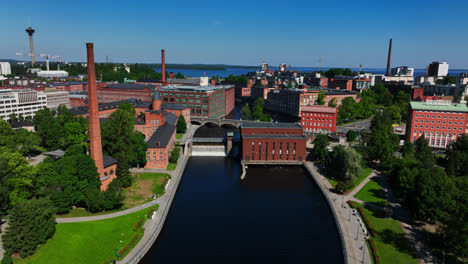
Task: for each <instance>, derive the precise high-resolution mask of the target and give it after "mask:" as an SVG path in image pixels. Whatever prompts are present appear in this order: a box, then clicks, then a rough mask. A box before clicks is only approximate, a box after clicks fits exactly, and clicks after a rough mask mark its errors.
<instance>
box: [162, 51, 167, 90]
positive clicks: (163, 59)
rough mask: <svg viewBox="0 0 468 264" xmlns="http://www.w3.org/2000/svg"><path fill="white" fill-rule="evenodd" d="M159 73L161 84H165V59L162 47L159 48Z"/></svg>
mask: <svg viewBox="0 0 468 264" xmlns="http://www.w3.org/2000/svg"><path fill="white" fill-rule="evenodd" d="M161 73H162V85H166V59H165V55H164V49H162V50H161Z"/></svg>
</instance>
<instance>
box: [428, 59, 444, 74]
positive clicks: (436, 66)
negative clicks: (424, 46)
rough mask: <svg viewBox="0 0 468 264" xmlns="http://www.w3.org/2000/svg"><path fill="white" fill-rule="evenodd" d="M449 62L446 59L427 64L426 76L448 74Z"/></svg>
mask: <svg viewBox="0 0 468 264" xmlns="http://www.w3.org/2000/svg"><path fill="white" fill-rule="evenodd" d="M448 70H449V64H448V63H447V62H445V61H434V62H432V63H431V64H429V65H428V66H427V69H426V76H433V77H444V76H447V75H448Z"/></svg>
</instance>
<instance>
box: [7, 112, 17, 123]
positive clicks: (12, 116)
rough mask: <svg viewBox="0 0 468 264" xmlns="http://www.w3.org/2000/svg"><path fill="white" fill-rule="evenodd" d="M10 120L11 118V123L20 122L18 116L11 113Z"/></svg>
mask: <svg viewBox="0 0 468 264" xmlns="http://www.w3.org/2000/svg"><path fill="white" fill-rule="evenodd" d="M8 118H10V123H11V122H17V121H18V115H17V114H15V113H11V114H10V115H9V116H8Z"/></svg>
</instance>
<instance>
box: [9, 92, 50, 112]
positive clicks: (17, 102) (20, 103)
mask: <svg viewBox="0 0 468 264" xmlns="http://www.w3.org/2000/svg"><path fill="white" fill-rule="evenodd" d="M46 107H47V97H46V95H45V93H44V92H38V91H34V90H30V89H24V90H12V89H3V90H0V117H1V118H3V120H9V119H10V115H11V114H15V115H17V116H19V115H22V116H23V117H24V118H26V117H34V115H35V113H36V112H37V111H39V110H41V109H43V108H46Z"/></svg>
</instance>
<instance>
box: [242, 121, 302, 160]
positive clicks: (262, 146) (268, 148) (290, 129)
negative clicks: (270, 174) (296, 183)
mask: <svg viewBox="0 0 468 264" xmlns="http://www.w3.org/2000/svg"><path fill="white" fill-rule="evenodd" d="M241 137H242V160H243V161H247V162H249V161H271V162H274V161H283V162H284V161H303V160H305V158H306V138H305V137H304V135H303V129H302V127H301V126H300V125H298V124H293V123H271V122H245V121H244V122H243V123H242V125H241Z"/></svg>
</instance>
